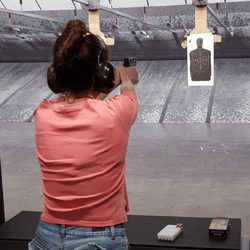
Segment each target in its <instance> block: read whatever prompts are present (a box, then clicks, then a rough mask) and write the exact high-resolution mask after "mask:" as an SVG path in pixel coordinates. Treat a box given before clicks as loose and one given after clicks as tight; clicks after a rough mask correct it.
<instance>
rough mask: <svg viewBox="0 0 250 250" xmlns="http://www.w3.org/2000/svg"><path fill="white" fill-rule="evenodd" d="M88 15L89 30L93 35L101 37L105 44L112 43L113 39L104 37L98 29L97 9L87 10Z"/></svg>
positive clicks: (98, 16) (113, 42)
mask: <svg viewBox="0 0 250 250" xmlns="http://www.w3.org/2000/svg"><path fill="white" fill-rule="evenodd" d="M88 17H89V31H90V32H92V33H93V34H95V35H98V36H100V37H102V38H103V40H104V41H105V42H106V44H107V45H114V44H115V39H113V38H109V37H107V38H104V33H102V32H101V31H100V13H99V10H88Z"/></svg>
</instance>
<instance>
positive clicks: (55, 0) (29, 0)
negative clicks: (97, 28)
mask: <svg viewBox="0 0 250 250" xmlns="http://www.w3.org/2000/svg"><path fill="white" fill-rule="evenodd" d="M1 1H2V2H3V4H4V5H5V6H6V8H7V9H11V10H17V11H21V5H20V4H19V0H1ZM1 1H0V8H4V6H3V5H2V3H1ZM22 1H23V5H22V10H23V11H39V10H40V8H39V7H38V5H37V3H36V1H37V2H38V3H39V5H40V6H41V8H42V10H70V9H74V8H75V7H74V5H73V3H72V1H71V0H51V1H48V0H36V1H35V0H22ZM148 2H149V5H150V6H168V5H185V4H186V2H185V0H148ZM226 2H247V0H227V1H226ZM208 3H224V0H208ZM100 4H101V5H103V6H106V7H109V8H110V7H111V6H110V4H109V1H108V0H100ZM111 4H112V7H113V8H129V7H147V6H148V5H147V1H146V0H111ZM187 4H192V0H187ZM75 5H76V7H77V9H81V6H80V4H79V3H77V2H75Z"/></svg>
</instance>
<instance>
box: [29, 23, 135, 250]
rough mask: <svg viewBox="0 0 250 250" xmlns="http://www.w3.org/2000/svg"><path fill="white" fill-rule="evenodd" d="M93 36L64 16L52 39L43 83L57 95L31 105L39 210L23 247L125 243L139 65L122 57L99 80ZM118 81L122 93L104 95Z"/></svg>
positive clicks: (99, 54)
mask: <svg viewBox="0 0 250 250" xmlns="http://www.w3.org/2000/svg"><path fill="white" fill-rule="evenodd" d="M96 38H97V37H96V36H95V35H94V34H92V33H91V32H89V31H87V30H86V25H85V24H84V23H83V22H82V21H81V20H70V21H69V22H68V23H67V26H66V27H65V28H64V30H63V32H62V35H61V36H60V37H58V39H57V40H56V42H55V45H54V51H53V53H54V58H53V62H52V65H51V67H49V69H48V84H49V87H50V88H51V90H52V91H53V92H54V93H56V94H58V93H61V96H60V98H54V99H52V100H48V101H47V100H45V99H43V100H42V101H41V102H40V104H39V105H38V107H37V108H36V110H35V111H34V114H35V124H36V154H37V157H38V162H39V164H40V165H41V177H42V179H43V184H42V191H43V194H44V209H43V214H42V215H41V219H40V221H39V225H38V228H37V231H36V236H35V238H34V239H33V240H32V241H31V242H30V243H29V250H34V249H39V250H40V249H49V250H54V249H64V250H70V249H72V250H73V249H75V250H83V249H85V250H88V249H101V250H108V249H116V250H119V249H120V250H125V249H129V244H128V240H127V237H126V232H125V228H124V222H126V221H127V215H126V213H127V212H129V204H128V196H127V189H126V183H125V178H124V172H125V168H126V166H125V157H126V153H127V145H128V138H129V131H130V129H131V126H132V125H133V123H134V121H135V119H136V117H137V113H138V108H139V104H138V101H137V98H136V95H135V90H134V87H133V84H136V83H137V82H138V72H137V70H136V68H135V67H128V68H124V67H123V65H122V64H121V68H120V70H119V71H117V72H116V71H115V70H113V72H114V74H115V75H114V79H115V82H113V83H115V86H114V84H112V83H109V84H107V86H100V84H101V83H102V82H101V81H99V80H98V79H99V78H96V76H97V75H99V73H98V69H99V68H98V67H97V66H98V64H99V63H100V62H104V61H105V60H106V61H109V51H108V47H107V46H106V44H105V43H104V44H105V45H100V44H99V45H98V42H97V41H99V40H96ZM98 39H101V38H98ZM102 46H105V47H106V52H105V47H102ZM101 47H102V48H101ZM110 67H111V68H112V66H110ZM109 73H110V71H109ZM115 76H116V77H115ZM96 81H98V83H96ZM120 83H121V95H116V96H114V97H112V98H108V99H106V100H104V101H102V100H103V99H104V98H105V97H106V96H107V94H108V93H110V92H111V91H112V90H113V89H114V88H115V87H117V86H118V85H119V84H120ZM109 86H112V87H109ZM97 89H98V90H100V89H102V91H103V93H100V92H98V91H96V90H97ZM64 94H65V95H64Z"/></svg>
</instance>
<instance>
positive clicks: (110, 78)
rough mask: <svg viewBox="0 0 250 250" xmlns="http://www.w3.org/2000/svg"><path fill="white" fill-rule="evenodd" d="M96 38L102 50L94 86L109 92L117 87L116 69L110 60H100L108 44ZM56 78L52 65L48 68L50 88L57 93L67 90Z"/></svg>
mask: <svg viewBox="0 0 250 250" xmlns="http://www.w3.org/2000/svg"><path fill="white" fill-rule="evenodd" d="M95 39H96V42H97V44H98V46H99V50H100V51H99V55H98V64H97V67H96V75H95V77H94V78H93V87H94V90H95V91H98V92H101V93H105V94H109V93H110V90H111V89H112V88H114V87H115V80H116V69H115V67H114V65H113V64H112V63H110V62H107V61H104V62H100V57H101V54H102V52H103V51H106V46H105V44H104V41H103V40H102V39H101V38H99V37H96V36H95ZM55 78H56V77H55V74H54V69H53V67H51V66H50V67H49V68H48V70H47V81H48V85H49V88H50V89H51V90H52V91H53V92H54V93H56V94H58V93H61V92H65V90H64V89H61V88H59V86H58V85H57V83H56V79H55Z"/></svg>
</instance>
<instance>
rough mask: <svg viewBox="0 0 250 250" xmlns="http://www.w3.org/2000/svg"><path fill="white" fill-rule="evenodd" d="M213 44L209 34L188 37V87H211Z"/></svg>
mask: <svg viewBox="0 0 250 250" xmlns="http://www.w3.org/2000/svg"><path fill="white" fill-rule="evenodd" d="M213 42H214V41H213V35H212V34H211V33H208V34H193V35H190V36H189V37H188V76H189V81H188V85H189V86H213V66H214V51H213V47H214V44H213Z"/></svg>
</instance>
